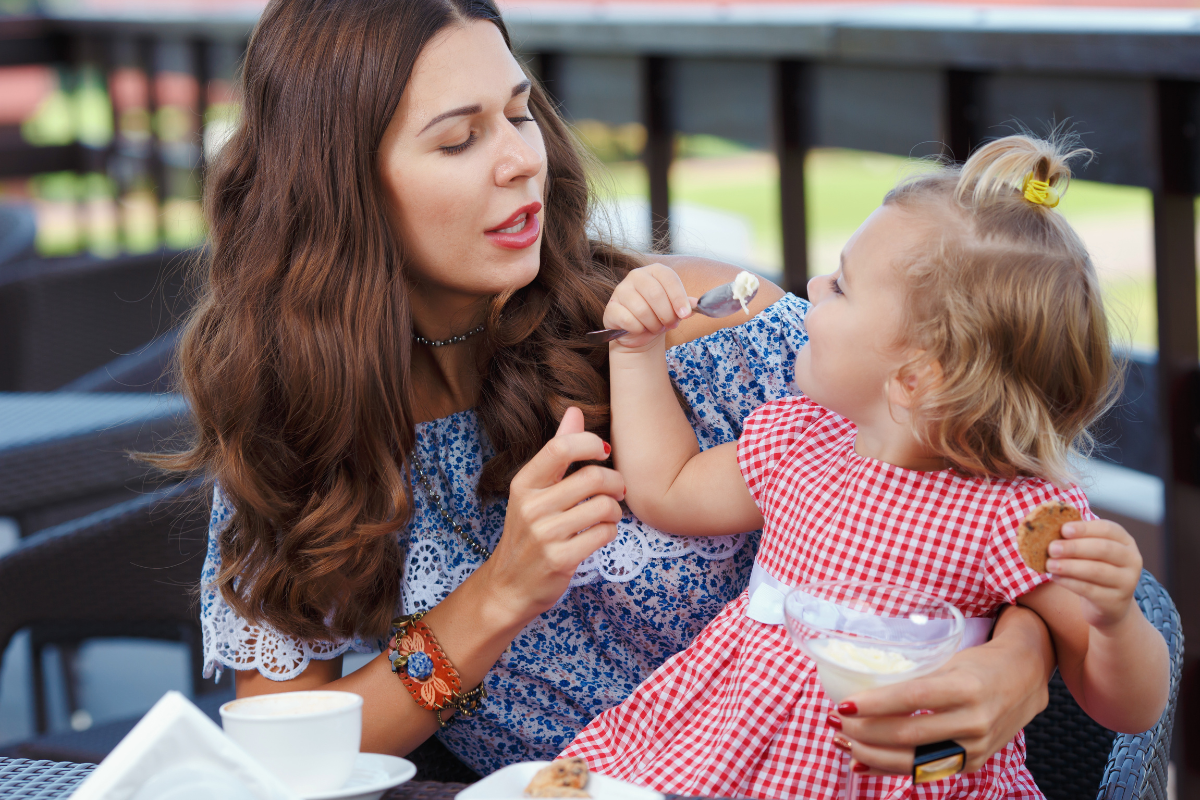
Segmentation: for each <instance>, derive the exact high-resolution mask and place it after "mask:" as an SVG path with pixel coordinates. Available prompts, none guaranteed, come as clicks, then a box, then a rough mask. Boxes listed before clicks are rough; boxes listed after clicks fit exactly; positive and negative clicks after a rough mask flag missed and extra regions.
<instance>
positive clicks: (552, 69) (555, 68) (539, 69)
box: [533, 53, 563, 113]
mask: <svg viewBox="0 0 1200 800" xmlns="http://www.w3.org/2000/svg"><path fill="white" fill-rule="evenodd" d="M562 60H563V59H562V55H561V54H559V53H540V54H538V56H537V58H536V59H535V61H534V63H533V68H534V71H535V73H536V74H537V78H538V82H539V83H541V84H542V88H543V89H545V90H546V94H548V95H550V99H551V100H553V101H554V105H555V106H556V107H557V108H558V109H559V112H560V113H562V111H563V85H562Z"/></svg>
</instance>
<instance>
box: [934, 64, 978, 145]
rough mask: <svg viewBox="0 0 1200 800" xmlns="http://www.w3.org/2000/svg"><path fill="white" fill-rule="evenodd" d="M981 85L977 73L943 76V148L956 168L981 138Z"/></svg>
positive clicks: (965, 72) (956, 72)
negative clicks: (944, 96) (944, 145)
mask: <svg viewBox="0 0 1200 800" xmlns="http://www.w3.org/2000/svg"><path fill="white" fill-rule="evenodd" d="M983 82H984V75H983V73H980V72H967V71H964V70H954V69H952V70H949V71H947V72H946V106H945V112H944V113H945V122H944V126H945V137H946V142H945V144H946V149H948V150H949V151H950V152H949V156H950V157H951V158H953V159H954V160H955V161H957V162H959V163H960V164H961V163H962V162H964V161H966V160H967V158H968V157H969V156H970V155H971V151H972V150H974V149H975V148H976V147H978V146H979V145H980V144H981V143H982V142H983V140H984V138H985V133H984V130H983V124H982V123H983V97H982V94H983Z"/></svg>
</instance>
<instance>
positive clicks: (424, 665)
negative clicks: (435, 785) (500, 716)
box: [388, 611, 487, 728]
mask: <svg viewBox="0 0 1200 800" xmlns="http://www.w3.org/2000/svg"><path fill="white" fill-rule="evenodd" d="M423 616H425V612H423V611H422V612H420V613H418V614H408V615H405V616H401V617H396V619H394V620H392V638H391V641H389V642H388V660H389V661H390V662H391V665H392V672H394V673H396V674H397V675H399V676H400V680H401V681H403V683H404V687H405V688H406V689H408V693H409V694H411V695H412V697H413V700H415V701H416V702H417V705H419V706H421V708H424V709H428V710H429V711H434V712H436V713H437V720H438V724H439V725H440V726H441V727H443V728H444V727H445V726H446V723H445V722H443V721H442V713H441V712H442V710H443V709H445V708H447V707H450V708H454V709H457V710H458V711H459V712H461V713H462V714H463V715H464V716H468V717H469V716H471V715H472V714H474V713H475V712H476V711H478V710H479V707H480V705H481V704H482V702H483V699H484V698H485V697H487V690H485V689H484V688H483V686H482V685H480V686H477V687H475V688H474V689H472V690H470V691H468V692H463V691H462V679H461V678H460V677H459V675H458V670H456V669H455V668H454V665H453V664H451V663H450V659H449V658H447V657H446V654H445V652H443V651H442V648H441V645H439V644H438V641H437V638H436V637H435V636H434V635H433V631H431V630H430V629H429V626H428V625H427V624H425V622H423V621H422V620H421V617H423Z"/></svg>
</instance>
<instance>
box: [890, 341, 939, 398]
mask: <svg viewBox="0 0 1200 800" xmlns="http://www.w3.org/2000/svg"><path fill="white" fill-rule="evenodd" d="M921 355H922V353H920V352H918V353H915V354H913V359H912V360H910V361H909V365H911V364H912V363H913V361H917V362H919V363H918V365H917V366H915V367H914V366H909V365H906V366H905V367H903V368H902V369H900V370H898V371H897V373H896V374H895V375H894V376H892V379H891V380H890V381H888V382H887V387H888V402H889V403H890V404H891V405H893V406H895V407H897V408H903V409H905V410H912V407H913V403H914V400H915V398H916V397H917V395H919V394H921V393H923V392H926V391H928V390H930V389H932V388H934V387H936V386H938V385H940V384H941V382H942V377H943V373H942V365H941V364H940V363H939V362H938V361H937V359H929V360H922V359H921Z"/></svg>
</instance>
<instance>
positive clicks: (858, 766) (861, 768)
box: [854, 761, 871, 772]
mask: <svg viewBox="0 0 1200 800" xmlns="http://www.w3.org/2000/svg"><path fill="white" fill-rule="evenodd" d="M854 771H855V772H870V771H871V767H870V765H869V764H864V763H862V762H861V761H855V762H854Z"/></svg>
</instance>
